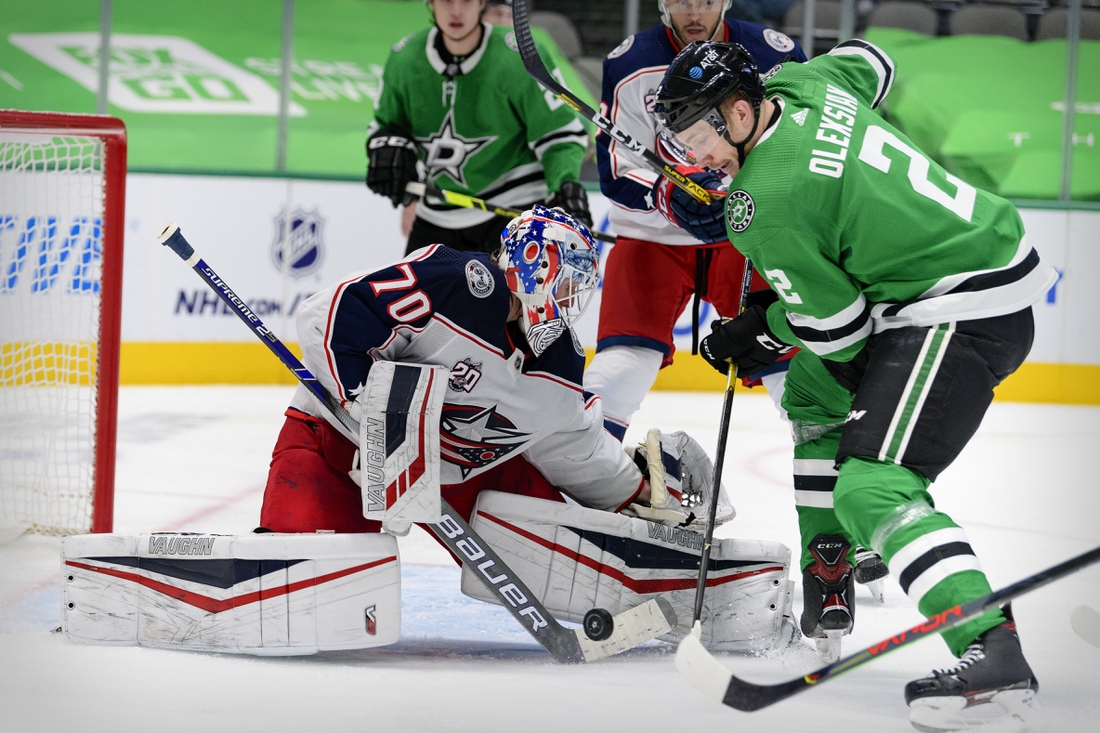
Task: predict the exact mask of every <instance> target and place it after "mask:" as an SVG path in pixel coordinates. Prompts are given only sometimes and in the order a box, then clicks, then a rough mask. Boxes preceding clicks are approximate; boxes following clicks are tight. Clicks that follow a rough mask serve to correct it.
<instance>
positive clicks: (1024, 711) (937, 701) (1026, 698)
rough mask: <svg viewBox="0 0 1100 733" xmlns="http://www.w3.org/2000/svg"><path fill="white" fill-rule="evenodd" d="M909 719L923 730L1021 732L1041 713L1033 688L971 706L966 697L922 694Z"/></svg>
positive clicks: (940, 732)
mask: <svg viewBox="0 0 1100 733" xmlns="http://www.w3.org/2000/svg"><path fill="white" fill-rule="evenodd" d="M909 722H910V723H911V724H912V726H913V727H914V728H916V729H917V730H919V731H922V733H954V732H955V731H980V732H981V733H1021V732H1022V731H1026V730H1029V729H1030V728H1031V727H1032V726H1035V725H1037V724H1038V723H1039V722H1041V713H1040V709H1039V706H1038V703H1036V701H1035V691H1034V690H1005V691H1004V692H998V693H996V694H994V695H993V696H992V697H990V698H989V699H988V700H984V701H982V702H979V703H973V701H971V704H969V705H968V704H967V700H966V698H964V697H922V698H919V699H917V700H914V701H913V702H911V703H910V704H909Z"/></svg>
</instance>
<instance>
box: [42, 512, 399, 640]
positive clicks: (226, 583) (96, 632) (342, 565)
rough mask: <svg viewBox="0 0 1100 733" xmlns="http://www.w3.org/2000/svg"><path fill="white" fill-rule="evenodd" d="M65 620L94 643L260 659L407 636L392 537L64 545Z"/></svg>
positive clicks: (170, 538) (136, 538)
mask: <svg viewBox="0 0 1100 733" xmlns="http://www.w3.org/2000/svg"><path fill="white" fill-rule="evenodd" d="M61 616H62V626H63V628H64V630H65V634H66V636H67V637H68V638H69V639H71V640H72V641H75V642H79V643H82V644H107V645H117V646H134V645H140V646H152V647H161V648H171V649H187V650H193V651H217V652H236V653H246V654H258V655H274V656H283V655H297V654H313V653H315V652H318V651H324V650H330V649H365V648H368V647H375V646H385V645H388V644H393V643H395V642H396V641H397V639H398V637H399V636H400V634H401V563H400V559H399V557H398V554H397V540H395V539H394V538H393V537H390V536H389V535H385V534H354V535H352V534H308V535H307V534H302V535H295V534H261V535H243V536H233V535H209V534H169V533H155V534H141V535H121V534H96V535H74V536H72V537H66V538H65V539H64V540H62V542H61Z"/></svg>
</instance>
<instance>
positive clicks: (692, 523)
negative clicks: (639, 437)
mask: <svg viewBox="0 0 1100 733" xmlns="http://www.w3.org/2000/svg"><path fill="white" fill-rule="evenodd" d="M627 453H629V454H630V455H631V457H632V458H633V459H634V463H635V464H636V465H637V466H638V468H639V469H641V471H642V475H644V476H645V477H646V479H645V480H646V483H647V484H648V485H649V491H650V495H649V496H650V498H649V503H648V504H643V503H640V502H634V503H632V504H630V505H629V506H628V507H626V508H625V509H623V512H622V513H623V514H626V515H628V516H633V517H638V518H639V519H646V520H648V521H650V522H657V523H660V524H667V525H670V526H678V527H684V528H687V529H690V530H693V531H701V530H703V529H704V528H705V527H706V521H707V517H706V515H707V511H708V508H709V506H710V500H711V496H712V492H713V486H714V465H713V464H712V463H711V461H710V457H709V456H708V455H707V452H706V451H705V450H703V447H702V446H701V445H699V443H697V442H696V441H695V439H694V438H692V437H691V436H690V435H688V434H687V433H685V432H683V431H677V432H675V433H671V434H668V433H662V432H661V431H660V430H658V429H657V428H652V429H650V431H649V432H648V433H647V434H646V439H645V442H644V443H642V444H640V445H638V446H637V447H634V448H628V449H627ZM719 491H720V493H719V496H718V513H717V515H716V516H715V522H714V523H715V526H717V525H719V524H722V523H724V522H728V521H729V520H731V519H733V518H734V516H736V512H735V511H734V508H733V504H732V503H731V502H730V500H729V496H728V495H727V494H726V490H725V488H724V487H722V488H720V489H719Z"/></svg>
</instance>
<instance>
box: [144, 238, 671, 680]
mask: <svg viewBox="0 0 1100 733" xmlns="http://www.w3.org/2000/svg"><path fill="white" fill-rule="evenodd" d="M157 239H158V241H160V243H161V244H163V245H165V246H166V247H168V248H169V249H171V250H172V251H173V252H175V253H176V254H177V255H179V256H180V259H182V260H183V261H184V262H186V263H187V264H188V265H189V266H190V267H191V269H193V270H194V271H195V272H197V273H198V274H199V277H201V278H202V279H203V280H204V281H205V282H206V284H207V285H209V286H210V288H211V289H212V290H213V291H214V292H215V293H217V295H218V297H220V298H221V299H222V301H223V302H224V303H225V304H226V305H227V306H229V308H230V309H231V310H232V311H233V312H234V313H235V314H236V315H237V317H238V318H240V319H241V320H242V321H244V323H245V325H247V326H248V327H249V328H250V329H251V330H252V332H253V333H254V334H255V335H256V336H257V337H258V338H259V339H260V340H261V341H263V342H264V344H265V345H266V346H267V347H268V349H269V350H270V351H271V353H273V354H274V355H275V356H276V357H277V358H278V359H279V361H281V362H282V363H283V365H284V366H286V368H287V369H289V370H290V371H291V372H293V373H294V376H295V377H297V378H298V381H299V382H301V383H302V384H303V385H304V386H305V387H306V388H307V389H308V390H309V391H310V392H312V393H313V394H314V396H316V397H317V399H318V400H319V401H320V402H321V404H323V405H324V406H325V407H326V408H328V410H329V411H330V412H332V414H333V416H334V417H336V419H337V420H339V421H340V424H341V425H343V426H344V427H345V428H347V430H348V431H349V432H350V433H351V434H352V435H355V436H358V435H359V423H358V422H357V421H356V420H355V418H354V417H352V415H351V414H350V413H348V411H347V410H346V409H344V407H343V406H342V405H341V404H340V402H339V401H338V400H337V399H336V398H335V397H333V395H332V394H331V393H330V392H329V391H328V390H327V389H325V387H324V385H322V384H321V383H320V381H318V379H317V378H316V377H315V376H314V375H313V374H312V373H311V372H310V371H309V369H307V368H306V367H305V365H304V364H302V362H301V361H299V360H298V357H296V356H295V355H294V354H293V353H292V352H291V351H290V350H289V349H288V348H287V347H286V345H285V344H283V342H282V341H280V340H279V338H278V337H277V336H276V335H275V334H274V333H272V332H271V330H270V329H268V328H267V327H266V326H265V325H264V324H263V321H261V320H260V318H259V316H257V315H256V314H255V313H253V312H252V310H251V309H250V308H249V307H248V306H247V305H246V304H245V302H244V301H243V300H242V299H241V298H240V297H239V296H238V295H237V294H236V293H234V292H233V290H232V289H231V288H230V287H229V285H228V284H227V283H226V282H225V280H223V279H222V278H221V277H220V276H219V275H218V274H217V273H216V272H214V270H213V268H211V267H210V266H209V265H207V264H206V262H204V261H203V260H202V258H200V257H199V255H198V253H196V252H195V250H194V248H193V247H192V246H191V245H190V244H189V243H188V242H187V240H186V239H184V237H183V234H182V233H181V232H180V230H179V227H177V226H176V225H175V224H169V225H168V226H167V227H165V228H164V231H162V232H161V233H160V236H159V237H157ZM440 501H441V506H442V514H441V517H440V521H439V523H438V524H429V525H427V526H428V528H429V529H430V530H431V531H432V533H433V534H435V536H436V537H438V538H439V540H440V541H441V542H442V543H443V544H444V546H446V547H447V549H449V550H450V551H451V552H452V553H453V554H454V556H455V557H457V558H459V560H460V561H461V562H462V564H463V566H464V567H465V568H466V569H468V570H469V571H470V572H471V573H473V574H474V576H475V577H477V579H478V580H480V581H481V583H482V585H484V586H485V588H486V589H488V590H489V592H490V593H492V594H493V596H494V597H495V598H496V599H497V601H498V602H499V603H500V605H502V606H504V608H505V609H507V610H508V612H509V613H511V614H512V616H513V617H514V618H515V619H516V620H517V621H519V622H520V625H522V626H523V627H524V628H525V629H527V632H528V633H529V634H531V636H532V637H534V639H535V641H537V642H538V643H539V645H540V646H542V648H543V649H545V650H546V651H547V652H548V653H549V654H550V655H551V656H552V657H554V659H555V660H557V661H559V662H566V663H580V662H585V661H589V660H592V659H598V658H600V657H601V656H607V655H608V654H613V653H615V652H617V651H622V649H624V648H627V647H628V646H630V645H635V644H640V643H642V642H645V641H648V640H649V639H653V638H656V637H657V636H660V635H661V634H664V633H667V632H668V631H669V629H670V627H671V625H672V624H673V623H675V619H674V617H673V619H671V620H670V619H669V614H670V613H672V611H671V607H668V608H667V610H666V609H665V608H663V607H661V608H658V604H657V602H656V601H651V602H650V603H652V604H653V606H652V607H649V606H648V604H646V605H644V606H642V607H640V609H642V610H643V611H648V612H649V618H647V619H645V618H644V619H642V622H643V623H648V625H647V626H646V629H644V630H643V633H641V634H638V633H635V634H633V635H632V636H630V637H628V638H625V639H624V638H622V636H621V635H620V638H618V639H611V640H608V641H605V642H601V643H597V642H590V641H588V640H587V639H581V638H580V632H578V631H574V630H571V629H567V628H565V627H564V626H562V625H561V624H559V623H558V622H557V620H556V619H555V618H554V617H553V615H551V614H550V612H549V611H548V610H547V609H546V608H545V607H544V606H543V605H542V603H541V602H540V601H539V600H538V598H537V597H536V596H535V595H534V594H533V593H532V592H531V591H530V589H528V588H527V586H526V585H525V584H524V583H523V581H522V580H520V578H519V576H518V575H516V574H515V573H514V572H513V571H512V570H511V568H509V567H508V565H507V564H506V563H505V562H504V560H503V559H501V557H500V556H499V555H498V554H497V553H496V551H495V550H493V548H492V547H490V546H489V543H487V542H486V541H485V540H483V539H482V538H481V537H480V536H479V535H478V534H477V532H475V531H474V529H473V527H471V526H470V525H469V523H467V522H466V520H465V519H463V518H462V516H460V515H459V514H458V513H457V512H456V511H455V510H454V509H453V508H452V507H451V505H450V503H448V502H447V500H445V499H441V500H440ZM632 611H639V609H632ZM644 615H645V614H644V613H631V611H628V612H626V613H624V614H620V616H619V617H616V618H621V617H626V616H629V618H625V619H624V620H625V621H626V623H624V624H622V625H623V626H626V627H630V625H631V623H630V622H632V621H634V620H635V619H637V618H638V617H639V616H644ZM654 622H656V624H657V625H655V624H654ZM661 622H663V623H661ZM628 633H629V632H628Z"/></svg>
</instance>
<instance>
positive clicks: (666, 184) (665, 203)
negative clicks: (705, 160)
mask: <svg viewBox="0 0 1100 733" xmlns="http://www.w3.org/2000/svg"><path fill="white" fill-rule="evenodd" d="M676 170H677V171H678V172H680V173H682V174H683V175H685V176H687V177H688V178H690V179H691V180H692V181H694V182H695V183H698V184H699V185H700V186H702V187H703V188H705V189H706V190H707V193H709V194H711V196H712V197H713V198H714V201H713V202H712V203H709V204H708V203H704V202H702V201H698V200H696V199H695V198H694V197H693V196H692V195H691V194H689V193H688V192H687V191H685V190H684V189H682V188H680V187H679V186H677V185H676V184H675V183H673V182H672V181H671V180H670V179H668V178H662V179H661V180H660V181H658V182H657V185H656V187H655V191H656V193H657V209H658V210H659V211H660V212H661V213H662V214H663V215H664V217H665V218H666V219H668V220H669V221H670V222H672V223H673V224H675V225H676V226H678V227H680V228H681V229H683V230H684V231H686V232H687V233H688V234H690V235H691V236H693V237H695V238H696V239H698V240H699V241H700V242H706V243H708V244H713V243H714V242H725V241H726V240H728V239H729V237H728V236H726V213H725V212H726V199H725V196H726V192H725V191H724V190H722V187H721V186H722V181H721V179H720V178H719V177H718V174H716V173H712V172H711V171H708V170H704V169H702V168H698V167H696V166H693V165H678V166H676Z"/></svg>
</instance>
